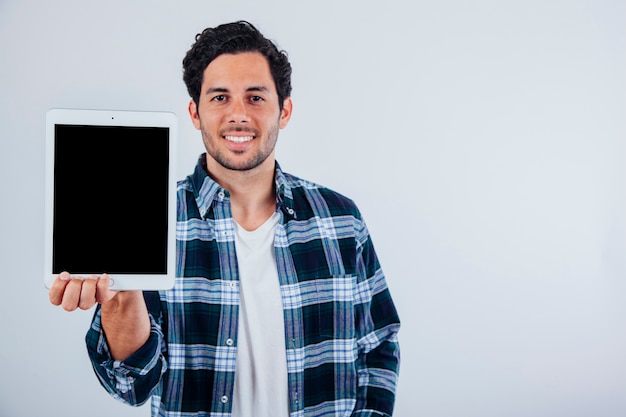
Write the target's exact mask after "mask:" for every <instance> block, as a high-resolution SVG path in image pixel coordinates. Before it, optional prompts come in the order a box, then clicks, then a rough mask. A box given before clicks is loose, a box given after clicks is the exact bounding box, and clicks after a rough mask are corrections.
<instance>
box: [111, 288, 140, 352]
mask: <svg viewBox="0 0 626 417" xmlns="http://www.w3.org/2000/svg"><path fill="white" fill-rule="evenodd" d="M101 321H102V329H103V331H104V334H105V336H106V340H107V344H108V346H109V351H110V352H111V356H112V357H113V359H116V360H122V361H123V360H124V359H126V358H127V357H129V356H130V355H131V354H132V353H134V352H135V351H136V350H137V349H139V348H140V347H141V346H143V344H144V343H146V341H147V340H148V337H149V336H150V317H149V316H148V309H147V308H146V303H145V301H144V298H143V293H142V292H141V291H122V292H120V293H118V294H117V295H116V296H115V297H114V298H113V299H112V300H110V301H108V302H106V303H104V304H102V305H101Z"/></svg>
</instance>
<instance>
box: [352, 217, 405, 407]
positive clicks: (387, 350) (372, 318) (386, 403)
mask: <svg viewBox="0 0 626 417" xmlns="http://www.w3.org/2000/svg"><path fill="white" fill-rule="evenodd" d="M360 236H361V238H360V241H359V243H360V245H361V246H360V259H359V260H358V262H359V265H358V270H359V274H358V275H359V282H358V283H357V285H358V288H357V297H356V300H355V308H356V311H355V313H356V314H355V319H356V326H357V327H356V330H357V345H358V358H357V374H358V388H357V402H356V406H355V409H354V411H353V413H352V416H353V417H375V416H376V417H382V416H391V415H392V414H393V408H394V403H395V393H396V387H397V382H398V373H399V366H400V345H399V343H398V331H399V329H400V318H399V317H398V313H397V311H396V307H395V305H394V303H393V300H392V298H391V294H390V292H389V289H388V287H387V284H386V281H385V277H384V275H383V272H382V269H381V267H380V264H379V262H378V258H377V256H376V253H375V251H374V246H373V244H372V241H371V238H370V236H369V234H368V232H367V230H366V227H365V225H363V230H362V231H361V234H360Z"/></svg>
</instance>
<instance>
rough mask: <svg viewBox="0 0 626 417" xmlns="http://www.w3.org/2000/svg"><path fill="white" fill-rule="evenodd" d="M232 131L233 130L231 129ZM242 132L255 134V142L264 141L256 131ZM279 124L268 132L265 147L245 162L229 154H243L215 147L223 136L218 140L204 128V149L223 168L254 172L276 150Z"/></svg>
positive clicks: (243, 130)
mask: <svg viewBox="0 0 626 417" xmlns="http://www.w3.org/2000/svg"><path fill="white" fill-rule="evenodd" d="M231 130H232V129H231ZM239 131H242V132H253V133H255V139H253V140H255V141H257V140H258V141H262V138H260V137H258V136H256V134H257V133H258V132H257V131H255V130H251V129H245V128H244V129H239ZM278 131H279V127H278V123H276V124H275V125H273V126H272V127H271V128H270V129H269V130H268V132H267V138H266V139H267V140H266V141H265V143H264V144H263V147H261V148H258V149H256V150H255V151H254V154H253V155H251V156H250V157H249V158H247V159H245V160H237V159H238V158H236V157H231V156H229V155H228V153H231V154H232V153H235V155H240V154H242V153H243V152H232V151H229V150H226V151H223V150H221V148H220V147H218V146H213V144H216V143H218V142H219V141H221V140H224V139H222V134H221V133H220V136H219V137H218V138H217V140H216V139H215V138H213V135H211V133H210V132H208V130H207V129H205V128H204V127H202V128H201V132H202V140H203V141H204V147H205V149H206V151H207V153H208V154H209V156H210V157H211V158H213V159H214V160H215V161H216V162H217V163H218V164H219V165H221V166H222V167H224V168H226V169H229V170H232V171H249V170H252V169H254V168H256V167H258V166H260V165H261V164H263V162H265V161H266V160H267V158H269V156H270V155H271V154H272V152H274V148H275V147H276V141H277V140H278Z"/></svg>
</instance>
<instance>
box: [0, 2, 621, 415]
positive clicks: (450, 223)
mask: <svg viewBox="0 0 626 417" xmlns="http://www.w3.org/2000/svg"><path fill="white" fill-rule="evenodd" d="M237 19H247V20H250V21H251V22H253V23H254V24H255V25H257V26H258V27H259V29H260V30H261V31H262V32H264V33H265V34H266V35H267V36H268V37H270V38H272V39H274V40H276V41H277V42H278V44H279V46H280V47H281V48H283V49H285V50H287V52H288V53H289V56H290V58H291V61H292V65H293V71H294V72H293V87H294V90H293V99H294V106H295V107H294V115H293V118H292V120H291V123H290V125H289V126H288V127H287V129H285V130H284V131H282V133H281V136H280V138H279V143H278V151H277V156H278V159H279V161H280V162H281V164H282V166H283V167H284V168H285V170H287V171H289V172H292V173H294V174H297V175H300V176H303V177H306V178H308V179H310V180H313V181H317V182H319V183H322V184H324V185H327V186H329V187H331V188H334V189H336V190H338V191H340V192H342V193H345V194H347V195H349V196H350V197H352V198H353V199H354V200H355V201H356V202H357V203H358V204H359V206H360V208H361V210H362V211H363V214H364V216H365V218H366V220H367V222H368V224H369V227H370V229H371V232H372V235H373V238H374V243H375V245H376V248H377V250H378V253H379V256H380V259H381V262H382V264H383V268H384V270H385V272H386V275H387V277H388V283H389V286H390V288H391V291H392V295H393V296H394V298H395V300H396V303H397V306H398V309H399V311H400V314H401V318H402V321H403V327H402V330H401V333H400V340H401V344H402V367H401V376H400V386H399V391H398V397H397V405H396V413H395V415H396V416H399V417H414V416H420V417H422V416H423V417H502V416H506V417H522V416H524V417H526V416H528V417H554V416H567V417H623V416H624V415H626V303H625V302H624V300H625V298H626V278H625V275H626V256H625V254H626V164H625V163H624V160H625V158H626V122H625V120H626V118H625V116H626V112H625V110H626V79H625V74H626V65H625V64H626V62H625V60H626V45H625V40H626V33H625V27H626V6H625V2H624V1H622V0H588V1H584V0H562V1H554V0H552V1H551V0H523V1H522V0H512V1H503V0H502V1H496V0H492V1H488V0H476V1H462V0H444V1H422V0H417V1H408V0H406V1H394V0H389V1H384V2H383V1H362V0H361V1H359V0H350V1H340V0H334V1H325V0H318V1H315V2H306V3H304V2H303V3H297V2H294V1H287V0H282V1H266V2H261V1H253V0H248V1H236V0H233V1H222V2H217V1H209V0H198V1H173V0H172V1H135V0H110V1H98V2H96V1H84V0H58V1H44V0H41V1H35V0H21V1H16V0H0V86H1V90H0V108H1V110H2V111H1V113H0V129H1V132H2V137H1V138H0V173H1V180H2V182H1V183H0V185H1V187H0V189H1V192H2V196H1V197H0V198H1V199H2V200H1V201H2V205H1V210H2V211H1V216H0V264H1V266H2V269H3V274H2V279H3V282H2V291H0V337H1V340H2V343H1V344H0V369H1V370H2V372H1V376H0V378H1V379H0V416H2V417H32V416H45V417H84V416H93V417H104V416H111V415H115V416H148V415H149V407H140V408H137V409H134V408H131V407H128V406H126V405H123V404H120V403H118V402H116V401H115V400H113V399H112V398H110V397H109V396H108V395H107V394H106V392H105V391H104V390H103V389H102V388H101V387H100V386H99V383H98V381H97V380H96V377H95V376H94V374H93V372H92V370H91V367H90V363H89V361H88V359H87V355H86V351H85V347H84V342H83V338H84V334H85V332H86V330H87V327H88V324H89V321H90V319H91V315H92V312H91V311H88V312H82V311H79V312H74V313H66V312H64V311H63V310H61V309H60V308H55V307H53V306H51V305H50V304H49V302H48V297H47V292H46V290H45V288H44V286H43V277H42V259H43V242H42V239H43V233H44V224H43V219H44V212H43V206H44V137H45V131H44V121H45V114H46V111H47V110H48V109H49V108H53V107H71V108H92V109H122V110H124V109H130V110H159V111H171V112H174V113H175V114H176V115H177V116H178V119H179V126H180V129H179V138H180V149H179V152H180V155H179V172H178V176H179V177H180V178H182V177H183V176H185V175H187V174H188V173H190V172H191V170H192V169H193V166H194V163H195V160H196V158H197V156H198V154H199V153H200V152H201V151H202V149H203V148H202V143H201V138H200V135H199V133H198V132H197V131H195V130H194V129H193V127H192V125H191V123H190V122H189V119H188V116H187V102H188V96H187V93H186V91H185V87H184V84H183V82H182V80H181V60H182V57H183V55H184V53H185V52H186V51H187V49H188V48H189V46H190V45H191V43H192V42H193V39H194V36H195V34H196V33H198V32H200V31H201V30H202V29H203V28H205V27H207V26H214V25H217V24H219V23H224V22H227V21H232V20H237ZM75 168H76V171H77V174H80V175H86V176H87V175H89V171H90V170H96V169H97V170H107V169H114V167H107V166H92V165H90V162H89V161H88V160H84V161H76V162H75ZM68 203H71V204H81V205H84V207H85V209H86V210H88V209H89V206H90V205H95V204H111V203H114V202H108V201H74V202H68ZM98 220H99V219H94V221H98ZM94 239H97V236H94ZM86 244H88V242H86Z"/></svg>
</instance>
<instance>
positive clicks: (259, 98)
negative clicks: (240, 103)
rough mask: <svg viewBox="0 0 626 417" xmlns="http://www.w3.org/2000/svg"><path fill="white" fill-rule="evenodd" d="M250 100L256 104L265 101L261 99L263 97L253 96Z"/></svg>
mask: <svg viewBox="0 0 626 417" xmlns="http://www.w3.org/2000/svg"><path fill="white" fill-rule="evenodd" d="M250 100H251V101H255V102H258V101H263V97H261V96H252V97H250Z"/></svg>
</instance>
